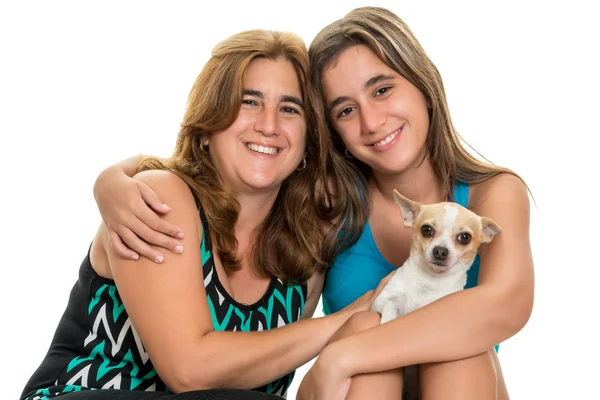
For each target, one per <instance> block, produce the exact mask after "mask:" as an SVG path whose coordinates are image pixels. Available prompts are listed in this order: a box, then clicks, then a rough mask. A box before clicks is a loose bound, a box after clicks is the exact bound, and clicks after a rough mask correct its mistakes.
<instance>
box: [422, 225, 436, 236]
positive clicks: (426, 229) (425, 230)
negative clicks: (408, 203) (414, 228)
mask: <svg viewBox="0 0 600 400" xmlns="http://www.w3.org/2000/svg"><path fill="white" fill-rule="evenodd" d="M421 235H423V237H426V238H428V237H432V236H433V228H432V227H431V226H430V225H423V226H422V227H421Z"/></svg>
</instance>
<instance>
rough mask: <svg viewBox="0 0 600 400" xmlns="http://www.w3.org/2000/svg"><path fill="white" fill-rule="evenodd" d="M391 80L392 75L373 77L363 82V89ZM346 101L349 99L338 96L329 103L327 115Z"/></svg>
mask: <svg viewBox="0 0 600 400" xmlns="http://www.w3.org/2000/svg"><path fill="white" fill-rule="evenodd" d="M392 79H394V77H393V76H392V75H385V74H379V75H375V76H374V77H372V78H371V79H369V80H368V81H367V82H365V86H364V88H365V90H366V89H368V88H370V87H371V86H374V85H376V84H378V83H379V82H385V81H390V80H392ZM348 99H349V98H348V97H347V96H340V97H338V98H336V99H335V100H333V101H332V102H331V103H329V108H328V112H327V113H328V114H329V113H330V112H331V110H333V109H334V108H335V107H336V106H338V105H340V103H343V102H344V101H346V100H348Z"/></svg>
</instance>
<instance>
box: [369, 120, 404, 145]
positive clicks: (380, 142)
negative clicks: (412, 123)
mask: <svg viewBox="0 0 600 400" xmlns="http://www.w3.org/2000/svg"><path fill="white" fill-rule="evenodd" d="M403 128H404V125H402V126H401V127H400V128H398V129H396V130H395V131H394V132H392V133H390V134H389V135H387V136H386V137H384V138H383V139H381V140H378V141H377V142H375V143H373V144H371V146H374V147H381V146H385V145H386V144H388V143H390V142H391V141H392V140H394V139H395V138H396V136H398V134H399V133H400V132H402V129H403Z"/></svg>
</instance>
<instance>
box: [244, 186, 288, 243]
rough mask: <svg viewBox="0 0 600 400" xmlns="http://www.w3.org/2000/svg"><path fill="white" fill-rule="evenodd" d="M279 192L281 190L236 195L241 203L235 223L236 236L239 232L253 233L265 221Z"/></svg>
mask: <svg viewBox="0 0 600 400" xmlns="http://www.w3.org/2000/svg"><path fill="white" fill-rule="evenodd" d="M278 193H279V190H276V191H268V192H263V193H253V194H240V195H238V196H236V200H237V201H238V203H239V204H240V212H239V214H238V219H237V222H236V224H235V231H236V236H237V234H238V233H240V234H242V235H252V232H254V231H255V229H256V228H257V227H258V226H259V225H261V224H262V223H263V222H264V220H265V219H266V218H267V216H268V215H269V213H270V212H271V209H272V208H273V204H275V199H276V198H277V195H278Z"/></svg>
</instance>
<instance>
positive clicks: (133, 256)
mask: <svg viewBox="0 0 600 400" xmlns="http://www.w3.org/2000/svg"><path fill="white" fill-rule="evenodd" d="M139 258H140V256H139V255H137V254H132V255H131V259H132V260H137V259H139Z"/></svg>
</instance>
